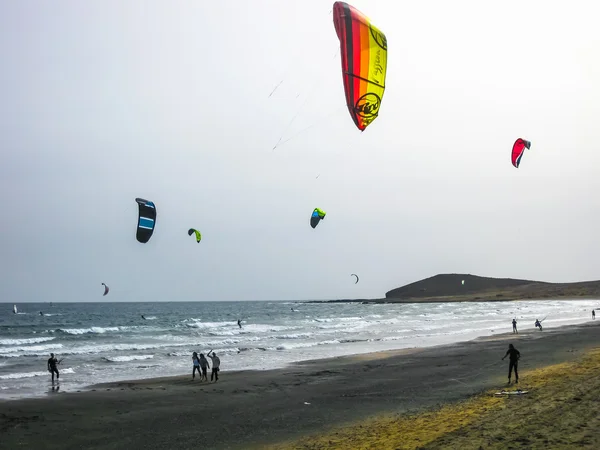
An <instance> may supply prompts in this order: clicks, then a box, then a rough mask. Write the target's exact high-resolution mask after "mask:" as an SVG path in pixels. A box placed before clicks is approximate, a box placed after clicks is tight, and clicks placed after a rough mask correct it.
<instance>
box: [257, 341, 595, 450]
mask: <svg viewBox="0 0 600 450" xmlns="http://www.w3.org/2000/svg"><path fill="white" fill-rule="evenodd" d="M520 375H521V380H520V381H521V383H520V384H519V388H521V389H527V390H529V393H528V394H526V395H521V396H505V397H496V396H494V395H493V394H494V392H497V391H498V390H500V389H494V390H490V391H487V392H484V393H482V394H479V395H476V396H474V397H471V398H470V399H468V400H465V401H463V402H460V403H457V404H451V405H445V406H442V407H440V408H439V409H437V410H435V411H428V412H423V413H419V414H413V415H406V414H404V415H402V414H396V415H386V416H379V417H374V418H371V419H369V420H364V421H362V422H360V423H354V424H347V425H345V426H340V427H336V428H331V429H328V430H326V431H324V432H323V433H322V434H319V435H315V436H308V437H305V438H301V439H299V440H296V441H291V442H285V443H281V444H277V445H274V446H271V447H269V448H272V449H311V450H312V449H327V448H335V449H454V448H456V449H461V450H465V449H480V448H481V449H486V450H487V449H506V448H515V447H520V448H528V449H536V448H540V449H541V448H590V449H592V448H594V449H598V448H600V433H598V429H600V400H599V393H600V348H596V349H594V350H591V351H589V352H588V353H586V354H584V355H583V356H582V357H581V358H579V359H578V360H576V361H575V362H570V363H563V364H556V365H552V366H548V367H544V368H540V369H536V370H531V371H528V372H527V371H526V372H523V373H522V374H520ZM502 388H506V387H505V386H502ZM515 389H516V386H515V385H512V386H511V387H510V390H515Z"/></svg>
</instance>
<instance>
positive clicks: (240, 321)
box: [238, 319, 242, 328]
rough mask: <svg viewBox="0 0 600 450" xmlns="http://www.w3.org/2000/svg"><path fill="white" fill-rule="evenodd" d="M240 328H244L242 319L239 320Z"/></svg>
mask: <svg viewBox="0 0 600 450" xmlns="http://www.w3.org/2000/svg"><path fill="white" fill-rule="evenodd" d="M238 327H240V328H242V319H238Z"/></svg>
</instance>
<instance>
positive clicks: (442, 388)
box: [0, 321, 600, 450]
mask: <svg viewBox="0 0 600 450" xmlns="http://www.w3.org/2000/svg"><path fill="white" fill-rule="evenodd" d="M597 324H598V325H597ZM509 342H510V343H513V344H514V345H515V346H516V347H517V349H519V350H520V351H521V355H522V358H521V362H520V365H519V371H520V373H521V374H522V375H521V380H520V384H519V386H520V387H526V386H527V383H528V381H527V373H529V372H531V371H532V370H533V369H536V368H542V367H545V366H548V365H552V364H559V363H570V362H574V361H577V359H578V358H580V357H581V355H583V354H584V352H587V351H590V350H592V349H594V348H595V347H598V346H600V321H599V322H589V323H587V324H584V325H580V326H570V327H563V328H558V329H546V330H544V331H543V332H539V331H537V330H536V331H528V332H524V333H522V334H519V335H512V334H507V335H498V336H494V337H486V338H480V339H476V340H473V341H469V342H464V343H459V344H453V345H447V346H439V347H432V348H426V349H409V350H396V351H388V352H378V353H372V354H367V355H357V356H350V357H341V358H333V359H327V360H318V361H309V362H304V363H298V364H294V365H292V366H290V367H287V368H285V369H278V370H271V371H247V372H244V371H242V372H229V373H228V372H227V370H226V368H227V362H226V360H223V361H222V366H223V368H224V369H225V370H224V371H223V372H221V379H220V381H219V382H218V383H214V384H206V383H200V382H198V381H197V380H196V381H193V382H192V381H191V375H186V376H181V377H170V378H156V379H151V380H141V381H129V382H119V383H110V384H106V385H98V386H95V387H94V388H93V389H92V390H91V391H89V392H81V393H70V392H66V393H65V392H61V391H59V393H56V392H52V391H49V395H48V396H47V397H46V398H40V399H24V400H18V401H10V402H4V403H0V436H1V438H0V448H1V449H4V448H6V449H17V448H27V449H29V448H39V449H54V448H56V449H82V448H83V449H87V448H93V449H123V448H127V449H128V450H132V449H138V448H140V449H142V448H143V449H173V448H193V447H197V446H200V447H202V448H215V449H220V448H235V449H237V448H262V447H264V446H265V445H268V444H280V443H287V444H286V445H284V446H285V447H292V448H295V447H296V446H297V445H296V444H294V443H295V442H300V441H298V440H299V439H300V440H301V439H302V438H303V437H305V436H309V435H315V434H317V435H326V434H327V432H328V431H329V430H330V429H331V428H332V427H338V426H344V425H347V424H356V423H361V422H363V421H368V420H371V419H372V418H373V417H382V415H389V414H395V415H396V416H398V415H400V416H401V417H404V416H408V415H414V414H416V413H420V412H428V411H435V410H439V408H440V407H441V406H444V405H453V404H455V403H456V402H460V401H463V400H467V399H469V398H471V397H472V396H473V395H475V394H478V393H481V392H483V391H485V390H488V389H501V388H505V387H506V380H507V369H508V361H507V360H505V361H500V358H501V357H502V356H504V353H505V352H506V348H507V346H508V343H509ZM532 373H533V372H532ZM61 389H68V376H67V375H65V377H64V380H63V383H62V387H61ZM365 423H368V422H365ZM355 444H358V445H357V446H358V447H360V446H361V445H362V444H360V443H355ZM446 444H449V443H446ZM332 445H333V444H332ZM334 446H335V445H334ZM462 446H463V447H464V444H463V445H462ZM304 448H307V447H304ZM308 448H318V447H308ZM446 448H447V447H446Z"/></svg>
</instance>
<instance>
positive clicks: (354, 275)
mask: <svg viewBox="0 0 600 450" xmlns="http://www.w3.org/2000/svg"><path fill="white" fill-rule="evenodd" d="M350 276H351V277H356V281H355V282H354V284H356V283H358V275H356V274H355V273H352V274H350Z"/></svg>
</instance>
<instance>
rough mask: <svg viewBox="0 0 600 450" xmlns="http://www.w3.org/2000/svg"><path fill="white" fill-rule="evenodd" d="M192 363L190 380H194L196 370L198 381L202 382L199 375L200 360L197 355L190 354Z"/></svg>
mask: <svg viewBox="0 0 600 450" xmlns="http://www.w3.org/2000/svg"><path fill="white" fill-rule="evenodd" d="M192 363H193V364H194V367H193V368H192V380H193V379H195V378H196V370H197V371H198V376H199V377H200V381H202V374H201V373H200V360H199V359H198V353H196V352H194V353H192Z"/></svg>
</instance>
